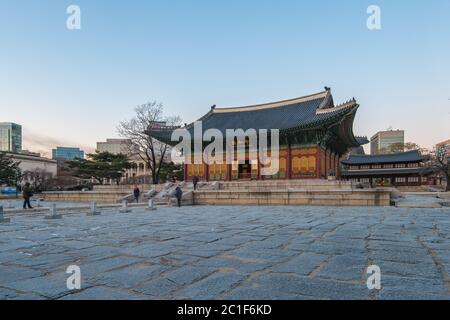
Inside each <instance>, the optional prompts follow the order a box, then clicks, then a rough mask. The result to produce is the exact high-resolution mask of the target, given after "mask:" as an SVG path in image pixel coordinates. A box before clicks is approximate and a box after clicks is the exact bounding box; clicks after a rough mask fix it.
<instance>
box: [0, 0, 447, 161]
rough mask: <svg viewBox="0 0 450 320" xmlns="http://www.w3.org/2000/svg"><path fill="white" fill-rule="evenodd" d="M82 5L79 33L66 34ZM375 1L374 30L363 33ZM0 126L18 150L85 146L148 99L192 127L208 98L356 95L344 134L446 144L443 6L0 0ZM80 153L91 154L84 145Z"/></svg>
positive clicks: (110, 133)
mask: <svg viewBox="0 0 450 320" xmlns="http://www.w3.org/2000/svg"><path fill="white" fill-rule="evenodd" d="M70 4H77V5H79V6H80V8H81V13H82V16H81V23H82V29H81V30H78V31H69V30H68V29H67V28H66V19H67V17H68V15H67V14H66V8H67V6H69V5H70ZM371 4H375V5H378V6H380V8H381V19H382V20H381V21H382V29H381V30H377V31H370V30H368V29H367V27H366V20H367V17H368V15H367V13H366V10H367V7H368V6H369V5H371ZM0 44H1V46H0V48H1V50H0V121H13V122H17V123H20V124H22V125H23V127H24V141H25V147H27V148H30V149H35V150H38V151H44V152H47V154H48V153H49V151H50V148H51V147H54V146H55V145H56V144H65V145H75V146H81V147H83V148H86V149H88V151H92V148H94V146H95V142H96V141H101V140H104V139H106V138H108V137H116V136H117V133H116V125H117V123H118V122H119V121H121V120H123V119H125V118H129V117H131V116H132V115H133V108H134V106H136V105H138V104H141V103H145V102H146V101H152V100H158V101H161V102H163V103H164V105H165V110H166V113H167V115H180V116H181V117H182V118H183V120H184V122H191V121H193V120H195V119H197V118H199V117H200V116H202V115H203V114H205V113H206V112H207V111H208V110H209V108H210V106H211V105H213V104H216V105H217V106H219V107H225V106H239V105H245V104H255V103H263V102H270V101H276V100H279V99H288V98H294V97H298V96H302V95H306V94H310V93H315V92H318V91H321V90H323V87H324V86H330V87H331V88H332V90H333V95H334V97H335V101H336V102H344V101H345V100H347V99H349V98H352V97H355V98H356V99H357V100H358V102H359V103H360V105H361V107H360V109H359V111H358V115H357V118H356V121H355V133H357V134H359V135H367V136H369V137H370V136H371V135H373V134H374V133H375V132H376V131H378V130H383V129H387V128H388V127H390V126H392V127H393V128H394V129H404V130H405V131H406V139H407V140H408V141H414V142H417V143H419V144H421V145H423V146H425V147H430V146H432V145H434V144H435V143H437V142H439V141H442V140H445V139H448V138H450V100H449V99H450V61H449V57H450V1H448V0H430V1H425V0H423V1H421V0H414V1H406V0H396V1H378V0H371V1H365V0H346V1H335V0H329V1H299V0H295V1H265V0H246V1H242V0H239V1H238V0H227V1H222V0H215V1H211V0H209V1H206V0H176V1H173V0H165V1H162V0H161V1H133V0H130V1H122V0H115V1H103V0H89V1H84V0H72V1H65V0H45V1H44V0H35V1H21V0H14V1H13V0H11V1H10V0H0ZM89 148H91V150H89Z"/></svg>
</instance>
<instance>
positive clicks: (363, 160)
mask: <svg viewBox="0 0 450 320" xmlns="http://www.w3.org/2000/svg"><path fill="white" fill-rule="evenodd" d="M423 160H424V158H423V157H422V155H421V154H420V153H419V151H417V150H414V151H408V152H401V153H392V154H377V155H350V156H349V158H348V159H347V160H342V161H341V162H342V163H343V164H377V163H403V162H419V161H423Z"/></svg>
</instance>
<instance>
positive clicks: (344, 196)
mask: <svg viewBox="0 0 450 320" xmlns="http://www.w3.org/2000/svg"><path fill="white" fill-rule="evenodd" d="M390 192H391V190H390V189H389V188H380V189H370V190H357V189H355V190H343V189H336V190H323V191H322V190H314V191H306V190H296V189H288V190H272V191H252V190H220V191H196V192H195V199H194V203H195V204H196V205H261V206H262V205H305V206H306V205H310V206H389V205H390Z"/></svg>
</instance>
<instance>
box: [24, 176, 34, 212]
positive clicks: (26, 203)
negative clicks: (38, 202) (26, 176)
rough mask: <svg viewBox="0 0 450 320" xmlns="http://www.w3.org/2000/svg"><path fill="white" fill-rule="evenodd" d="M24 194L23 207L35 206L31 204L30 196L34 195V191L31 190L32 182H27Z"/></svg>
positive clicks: (30, 207)
mask: <svg viewBox="0 0 450 320" xmlns="http://www.w3.org/2000/svg"><path fill="white" fill-rule="evenodd" d="M22 196H23V200H24V201H23V208H24V209H27V206H28V209H33V207H32V206H31V204H30V198H31V197H32V196H33V193H32V192H31V187H30V183H29V182H27V183H25V186H24V187H23V188H22Z"/></svg>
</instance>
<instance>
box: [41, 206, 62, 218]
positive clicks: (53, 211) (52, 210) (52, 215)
mask: <svg viewBox="0 0 450 320" xmlns="http://www.w3.org/2000/svg"><path fill="white" fill-rule="evenodd" d="M45 219H62V214H58V213H57V212H56V204H52V205H51V206H50V214H48V215H46V216H45Z"/></svg>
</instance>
